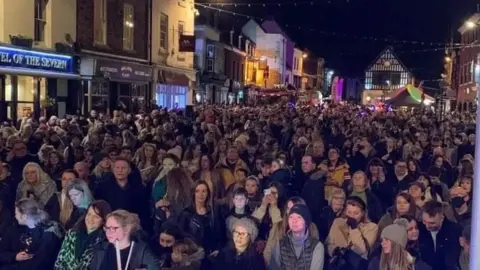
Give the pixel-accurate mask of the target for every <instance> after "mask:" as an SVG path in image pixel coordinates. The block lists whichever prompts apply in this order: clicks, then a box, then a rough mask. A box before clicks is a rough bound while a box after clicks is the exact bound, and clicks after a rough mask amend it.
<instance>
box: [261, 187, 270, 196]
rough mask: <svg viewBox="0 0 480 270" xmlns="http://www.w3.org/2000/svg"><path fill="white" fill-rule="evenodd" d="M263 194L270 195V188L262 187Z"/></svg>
mask: <svg viewBox="0 0 480 270" xmlns="http://www.w3.org/2000/svg"><path fill="white" fill-rule="evenodd" d="M263 194H264V195H265V196H267V195H270V194H272V190H271V189H269V188H267V189H264V190H263Z"/></svg>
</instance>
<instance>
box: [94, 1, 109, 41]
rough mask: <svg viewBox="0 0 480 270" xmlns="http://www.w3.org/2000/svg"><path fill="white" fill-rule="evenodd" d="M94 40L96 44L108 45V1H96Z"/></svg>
mask: <svg viewBox="0 0 480 270" xmlns="http://www.w3.org/2000/svg"><path fill="white" fill-rule="evenodd" d="M93 13H94V20H93V28H94V29H93V32H94V35H93V38H94V41H95V42H96V43H99V44H107V0H95V1H94V7H93Z"/></svg>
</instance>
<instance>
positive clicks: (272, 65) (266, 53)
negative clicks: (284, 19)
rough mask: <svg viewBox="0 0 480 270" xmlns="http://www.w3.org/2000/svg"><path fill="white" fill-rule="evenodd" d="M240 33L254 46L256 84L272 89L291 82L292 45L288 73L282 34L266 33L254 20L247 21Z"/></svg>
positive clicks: (284, 42)
mask: <svg viewBox="0 0 480 270" xmlns="http://www.w3.org/2000/svg"><path fill="white" fill-rule="evenodd" d="M272 28H273V27H272ZM242 33H243V34H244V35H245V36H247V37H248V39H250V40H251V41H252V42H253V43H255V44H256V55H257V57H258V72H257V74H256V75H257V78H256V79H257V83H258V82H259V85H260V86H262V87H265V88H274V87H277V86H279V85H284V84H285V82H287V83H290V82H291V66H292V62H293V44H292V45H291V53H290V54H289V56H290V60H288V61H289V62H290V73H289V70H288V68H287V59H288V58H289V57H288V55H287V51H290V50H287V38H285V36H284V35H283V34H279V33H268V32H267V31H266V30H265V29H264V28H263V26H262V25H260V24H258V23H257V22H256V21H255V20H253V19H252V20H249V21H248V22H247V23H246V24H245V25H244V26H243V27H242Z"/></svg>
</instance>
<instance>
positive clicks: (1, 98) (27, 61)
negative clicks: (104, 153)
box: [0, 45, 80, 121]
mask: <svg viewBox="0 0 480 270" xmlns="http://www.w3.org/2000/svg"><path fill="white" fill-rule="evenodd" d="M79 79H80V76H79V74H78V73H77V67H76V59H75V58H74V57H73V56H71V55H63V54H56V53H53V52H46V51H37V50H27V49H22V48H18V47H11V46H3V45H0V120H6V119H11V120H14V121H15V120H17V119H20V118H23V117H27V116H31V115H34V116H35V117H40V116H42V115H46V114H56V115H58V116H63V115H65V114H66V113H68V110H67V103H68V100H67V96H68V95H69V90H70V89H72V91H73V90H74V89H75V88H76V87H77V86H79ZM47 116H48V115H47Z"/></svg>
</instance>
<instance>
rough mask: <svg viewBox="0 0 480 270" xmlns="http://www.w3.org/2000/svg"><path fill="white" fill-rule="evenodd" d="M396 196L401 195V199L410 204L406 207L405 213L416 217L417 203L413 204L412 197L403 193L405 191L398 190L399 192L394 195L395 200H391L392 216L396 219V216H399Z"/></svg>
mask: <svg viewBox="0 0 480 270" xmlns="http://www.w3.org/2000/svg"><path fill="white" fill-rule="evenodd" d="M398 197H402V198H403V199H405V200H406V201H407V202H408V203H409V204H410V206H409V208H408V213H406V215H409V216H414V217H416V216H417V215H416V213H417V205H416V204H415V200H413V198H412V196H411V195H410V194H408V193H405V192H400V193H398V194H397V196H395V200H394V201H393V207H392V218H393V219H396V218H399V217H400V216H398V211H397V198H398Z"/></svg>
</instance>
